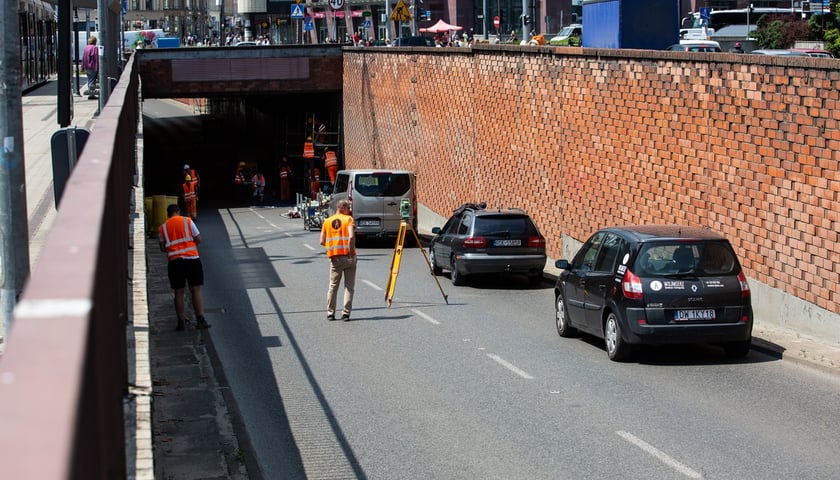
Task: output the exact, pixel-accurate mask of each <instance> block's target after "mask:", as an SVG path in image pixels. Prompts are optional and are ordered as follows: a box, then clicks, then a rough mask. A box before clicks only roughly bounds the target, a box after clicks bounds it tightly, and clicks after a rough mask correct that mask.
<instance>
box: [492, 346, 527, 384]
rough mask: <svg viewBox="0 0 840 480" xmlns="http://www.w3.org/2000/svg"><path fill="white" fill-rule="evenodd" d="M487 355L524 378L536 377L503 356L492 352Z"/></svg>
mask: <svg viewBox="0 0 840 480" xmlns="http://www.w3.org/2000/svg"><path fill="white" fill-rule="evenodd" d="M487 356H488V357H490V358H491V359H493V360H494V361H495V362H496V363H498V364H499V365H501V366H503V367H505V368H507V369H508V370H510V371H511V372H513V373H515V374H517V375H519V376H520V377H522V378H524V379H525V380H533V379H534V377H532V376H531V375H529V374H528V372H526V371H524V370H521V369H519V368H517V367H516V366H514V365H513V364H511V363H509V362H507V361H506V360H504V359H503V358H502V357H500V356H498V355H493V354H492V353H488V354H487Z"/></svg>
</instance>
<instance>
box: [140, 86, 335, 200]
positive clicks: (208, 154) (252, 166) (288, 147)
mask: <svg viewBox="0 0 840 480" xmlns="http://www.w3.org/2000/svg"><path fill="white" fill-rule="evenodd" d="M175 102H177V103H175ZM341 112H342V109H341V92H336V93H317V94H294V95H288V94H283V95H269V96H240V97H223V98H209V99H180V100H154V99H149V100H145V101H144V102H143V145H144V153H143V159H144V170H145V172H144V177H145V190H146V195H147V196H151V195H171V196H180V195H181V194H182V193H183V189H182V184H183V182H184V173H183V166H184V165H185V164H188V165H190V167H191V168H194V169H195V170H196V171H197V172H198V175H199V177H200V181H201V185H200V187H199V194H198V197H199V209H200V208H202V207H208V206H213V207H217V208H221V207H227V206H243V205H248V204H250V203H251V200H252V199H251V197H250V193H251V190H250V187H247V188H243V187H242V186H241V185H236V183H235V182H234V177H235V173H236V170H237V166H238V165H239V163H240V162H244V163H245V165H246V167H247V172H246V175H247V176H248V179H249V180H250V177H251V176H252V174H253V173H254V172H255V171H259V172H261V173H262V174H263V175H264V176H265V180H266V195H265V198H264V202H263V203H264V204H265V205H275V206H283V205H292V204H293V203H294V200H295V193H308V192H309V191H310V190H311V186H310V184H309V182H308V181H307V172H308V171H309V170H310V167H311V166H314V167H315V168H317V169H318V170H319V173H320V178H321V180H322V182H321V187H322V188H325V187H328V185H329V181H328V177H327V174H326V171H325V169H324V153H325V151H326V150H327V149H331V150H332V151H333V152H335V154H336V157H337V159H338V163H339V168H341V167H343V165H344V163H343V160H344V155H343V153H344V151H343V150H344V149H343V119H342V117H341ZM308 137H311V138H312V140H313V143H314V149H315V156H316V158H315V159H314V161H312V163H311V164H309V163H307V162H305V160H304V158H303V151H304V142H305V141H307V138H308ZM284 158H285V161H284ZM281 164H285V165H288V167H289V169H290V171H291V179H290V180H291V189H292V194H291V202H288V201H287V202H281V200H280V197H279V184H280V180H279V179H280V166H281Z"/></svg>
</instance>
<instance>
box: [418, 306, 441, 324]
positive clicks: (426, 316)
mask: <svg viewBox="0 0 840 480" xmlns="http://www.w3.org/2000/svg"><path fill="white" fill-rule="evenodd" d="M411 313H413V314H415V315H417V316H418V317H420V318H422V319H423V320H425V321H427V322H429V323H432V324H434V325H440V322H438V321H437V320H435V319H434V318H432V317H430V316H428V315H426V314H425V313H423V312H421V311H420V310H417V309H414V308H412V309H411Z"/></svg>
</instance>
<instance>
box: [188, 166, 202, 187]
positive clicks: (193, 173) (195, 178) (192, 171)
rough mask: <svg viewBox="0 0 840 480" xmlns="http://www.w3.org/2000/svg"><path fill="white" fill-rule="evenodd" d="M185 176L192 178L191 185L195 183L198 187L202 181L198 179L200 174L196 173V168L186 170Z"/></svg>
mask: <svg viewBox="0 0 840 480" xmlns="http://www.w3.org/2000/svg"><path fill="white" fill-rule="evenodd" d="M184 174H185V175H189V176H190V183H193V184H195V185H196V186H198V185H199V184H200V183H201V179H200V178H198V173H196V171H195V169H194V168H190V169H189V170H184Z"/></svg>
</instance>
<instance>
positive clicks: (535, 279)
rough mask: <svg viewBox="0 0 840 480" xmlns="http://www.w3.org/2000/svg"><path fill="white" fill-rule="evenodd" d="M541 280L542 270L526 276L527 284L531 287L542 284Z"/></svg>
mask: <svg viewBox="0 0 840 480" xmlns="http://www.w3.org/2000/svg"><path fill="white" fill-rule="evenodd" d="M542 281H543V274H542V272H540V273H537V274H534V275H529V276H528V284H529V285H531V286H532V287H536V286H537V285H540V284H542Z"/></svg>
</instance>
